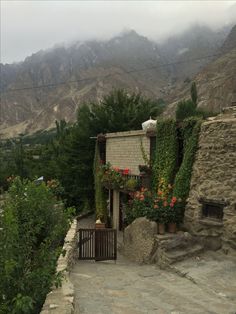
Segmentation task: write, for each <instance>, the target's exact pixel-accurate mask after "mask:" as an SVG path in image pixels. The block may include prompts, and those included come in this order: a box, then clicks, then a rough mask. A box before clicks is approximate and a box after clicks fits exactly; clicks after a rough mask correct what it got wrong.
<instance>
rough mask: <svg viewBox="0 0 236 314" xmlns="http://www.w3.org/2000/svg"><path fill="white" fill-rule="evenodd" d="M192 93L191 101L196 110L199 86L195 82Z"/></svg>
mask: <svg viewBox="0 0 236 314" xmlns="http://www.w3.org/2000/svg"><path fill="white" fill-rule="evenodd" d="M190 93H191V100H192V102H193V104H194V106H195V108H197V86H196V83H195V82H193V83H192V85H191V89H190Z"/></svg>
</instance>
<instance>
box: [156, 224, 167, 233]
mask: <svg viewBox="0 0 236 314" xmlns="http://www.w3.org/2000/svg"><path fill="white" fill-rule="evenodd" d="M158 230H159V234H165V231H166V228H165V224H162V223H159V224H158Z"/></svg>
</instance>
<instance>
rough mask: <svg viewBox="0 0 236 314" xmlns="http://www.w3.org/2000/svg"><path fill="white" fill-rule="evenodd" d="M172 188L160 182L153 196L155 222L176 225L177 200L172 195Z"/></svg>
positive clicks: (177, 217)
mask: <svg viewBox="0 0 236 314" xmlns="http://www.w3.org/2000/svg"><path fill="white" fill-rule="evenodd" d="M172 189H173V187H172V186H171V185H170V184H168V185H167V184H165V182H164V181H163V180H161V181H160V185H159V188H158V190H157V193H156V195H155V196H154V208H155V209H157V221H158V222H160V223H171V222H173V223H176V222H178V220H179V210H178V205H179V200H177V198H176V197H175V196H173V195H172Z"/></svg>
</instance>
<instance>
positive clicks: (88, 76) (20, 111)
mask: <svg viewBox="0 0 236 314" xmlns="http://www.w3.org/2000/svg"><path fill="white" fill-rule="evenodd" d="M234 47H235V27H234V28H233V29H232V30H231V31H230V29H229V28H228V27H224V28H222V29H221V30H220V31H215V32H214V31H212V30H211V29H210V28H207V27H206V26H194V27H191V28H189V29H188V30H187V31H185V32H184V33H182V34H181V35H176V36H172V37H171V38H170V39H169V40H168V41H165V42H164V43H162V44H157V43H156V42H154V41H151V40H149V39H148V38H147V37H145V36H142V35H140V34H138V33H137V32H135V31H134V30H133V31H127V32H123V33H121V34H120V35H118V36H115V37H113V38H112V39H110V40H103V41H98V40H90V41H77V42H74V43H73V44H71V45H69V46H67V47H66V46H61V45H59V46H57V47H54V48H53V49H49V50H45V51H43V50H40V51H38V52H37V53H35V54H33V55H32V56H29V57H27V58H26V59H25V61H24V62H20V63H17V64H11V65H9V64H6V65H3V64H0V67H1V68H0V70H1V81H0V91H1V99H0V113H1V115H0V133H1V134H2V135H3V136H14V135H16V134H19V133H22V132H23V133H24V132H26V133H33V132H35V131H37V130H41V129H48V128H52V127H54V126H55V120H56V119H57V120H60V119H66V120H67V121H75V119H76V111H77V108H78V107H79V106H81V104H83V103H84V102H98V101H99V100H101V98H102V97H103V96H104V95H106V94H108V93H109V92H110V91H111V90H113V89H115V88H125V89H126V90H128V91H130V92H141V93H142V94H143V95H145V96H148V97H150V98H152V99H156V100H158V99H164V101H165V102H166V104H167V105H168V104H171V103H172V102H175V101H176V100H179V99H181V98H183V97H189V88H190V84H191V81H192V80H196V81H197V87H198V89H199V96H200V97H199V103H200V104H201V105H202V106H203V107H205V108H206V109H208V108H210V109H211V110H213V111H214V110H215V111H219V109H220V107H221V106H222V99H224V100H225V101H224V105H226V106H228V105H230V104H231V101H232V97H233V95H234V89H235V87H234V86H236V82H234V81H235V79H234V75H233V73H235V72H236V59H235V57H236V50H235V49H233V48H234ZM219 76H220V79H221V81H218V79H219V78H218V77H219ZM212 78H213V80H215V78H217V81H216V83H219V82H220V84H221V86H223V87H224V88H221V89H219V88H218V86H219V84H212V83H211V79H212ZM70 82H73V83H70ZM31 87H36V88H31ZM38 87H39V88H38ZM22 89H23V90H22ZM14 90H15V91H14ZM215 96H217V99H215ZM168 108H169V106H168V107H167V109H168ZM170 108H171V107H170ZM167 112H168V110H167ZM171 112H172V114H173V113H174V110H171Z"/></svg>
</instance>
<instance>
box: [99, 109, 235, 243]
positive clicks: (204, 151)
mask: <svg viewBox="0 0 236 314" xmlns="http://www.w3.org/2000/svg"><path fill="white" fill-rule="evenodd" d="M104 139H105V143H106V145H104V146H103V150H104V152H103V155H104V159H106V162H110V163H111V165H112V166H114V167H119V168H120V169H125V168H129V169H130V170H131V174H132V175H133V176H140V172H139V165H142V164H144V159H143V154H142V151H141V143H142V146H143V149H144V151H145V153H146V155H147V157H148V158H151V156H152V155H154V152H155V145H156V137H155V134H154V133H153V132H150V131H148V132H147V131H144V130H138V131H129V132H117V133H108V134H106V135H105V136H104ZM123 192H124V191H120V190H109V200H110V205H109V209H110V213H111V216H112V222H113V227H114V228H116V229H120V228H122V216H123V212H122V198H124V197H125V195H124V193H123ZM184 227H185V228H186V230H188V231H189V232H190V233H191V234H192V235H193V236H196V237H197V238H198V239H199V240H200V242H202V244H203V245H204V247H206V248H211V249H217V248H220V247H222V245H223V246H225V247H226V246H230V247H233V248H236V107H231V108H227V109H225V110H224V112H223V113H222V114H220V115H218V116H217V117H215V118H209V119H208V121H206V122H204V123H203V124H202V126H201V131H200V136H199V145H198V151H197V153H196V156H195V162H194V165H193V172H192V178H191V185H190V193H189V198H188V200H187V205H186V209H185V217H184Z"/></svg>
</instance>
